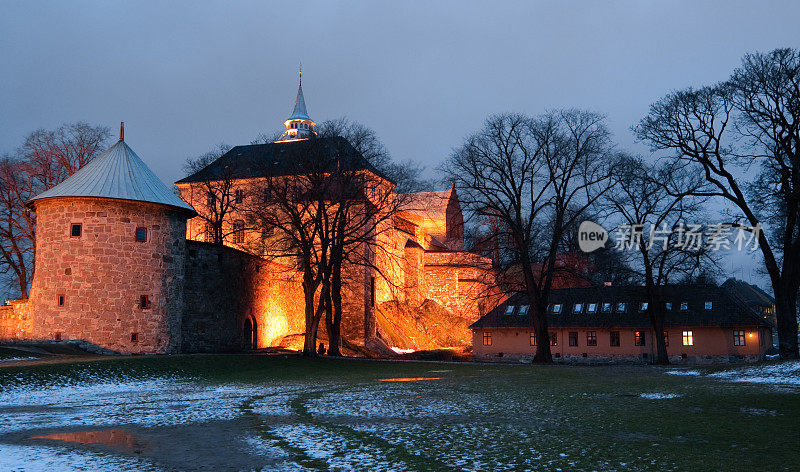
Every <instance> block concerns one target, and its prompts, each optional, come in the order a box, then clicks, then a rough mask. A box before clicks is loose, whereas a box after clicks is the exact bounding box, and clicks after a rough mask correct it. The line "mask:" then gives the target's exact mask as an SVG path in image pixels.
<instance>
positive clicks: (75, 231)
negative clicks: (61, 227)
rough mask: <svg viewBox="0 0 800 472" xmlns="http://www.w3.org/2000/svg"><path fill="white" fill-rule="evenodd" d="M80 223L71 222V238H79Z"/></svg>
mask: <svg viewBox="0 0 800 472" xmlns="http://www.w3.org/2000/svg"><path fill="white" fill-rule="evenodd" d="M81 230H82V228H81V224H80V223H72V229H71V230H70V236H72V237H73V238H80V237H81Z"/></svg>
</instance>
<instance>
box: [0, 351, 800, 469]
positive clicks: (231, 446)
mask: <svg viewBox="0 0 800 472" xmlns="http://www.w3.org/2000/svg"><path fill="white" fill-rule="evenodd" d="M670 371H672V372H674V371H675V368H672V369H670V368H667V369H664V368H655V367H646V366H627V367H626V366H603V367H568V366H530V365H527V366H523V365H519V366H517V365H482V364H463V363H462V364H456V363H452V364H444V363H405V362H402V363H401V362H381V361H366V360H334V359H320V360H308V359H302V358H299V357H295V356H258V355H251V356H248V355H214V356H177V357H133V358H110V359H103V360H94V361H91V362H71V363H58V364H48V365H37V366H26V367H23V366H5V367H2V368H0V470H3V471H6V470H10V471H17V470H18V471H22V470H25V471H37V470H154V471H157V470H263V471H273V470H311V471H317V470H322V471H327V470H354V471H364V470H395V471H417V470H418V471H450V470H475V471H500V470H543V471H544V470H547V471H551V470H564V471H567V470H586V471H592V470H597V471H613V470H618V471H631V470H634V471H636V470H686V471H698V470H747V469H750V470H769V471H778V470H800V465H798V458H797V455H798V451H799V450H800V429H799V428H800V385H798V384H799V383H800V382H798V380H799V379H800V364H797V363H784V364H766V365H762V366H759V367H755V368H754V367H747V366H739V367H725V368H719V367H718V368H715V369H711V370H702V369H694V370H692V371H683V370H681V371H679V373H684V374H689V375H674V374H671V373H669V372H670ZM745 376H749V377H746V378H744V380H750V381H752V382H741V381H737V380H742V379H743V377H745ZM396 378H408V379H411V380H407V381H383V380H381V379H396ZM415 379H416V380H415ZM420 379H421V380H420ZM86 431H94V432H97V431H99V432H101V433H93V435H91V434H90V435H89V436H85V434H86V433H84V432H86ZM103 431H112V432H113V433H108V434H105V435H103V434H102V432H103ZM53 433H74V434H73V435H72V436H68V437H67V441H64V440H56V439H47V438H44V439H42V438H38V439H32V437H33V436H47V435H49V434H53ZM82 434H83V435H84V436H81V435H82ZM110 436H113V438H115V439H113V440H109V439H108V437H110ZM87 437H88V438H89V439H87ZM98 438H105V439H98ZM61 439H63V437H62V438H61ZM82 443H83V444H82Z"/></svg>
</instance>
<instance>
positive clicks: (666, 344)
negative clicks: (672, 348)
mask: <svg viewBox="0 0 800 472" xmlns="http://www.w3.org/2000/svg"><path fill="white" fill-rule="evenodd" d="M664 345H665V346H669V333H668V332H666V331H664Z"/></svg>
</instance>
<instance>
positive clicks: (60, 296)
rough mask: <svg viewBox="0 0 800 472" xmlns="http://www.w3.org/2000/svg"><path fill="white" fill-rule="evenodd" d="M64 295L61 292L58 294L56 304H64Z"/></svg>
mask: <svg viewBox="0 0 800 472" xmlns="http://www.w3.org/2000/svg"><path fill="white" fill-rule="evenodd" d="M65 299H66V297H65V296H64V295H63V294H62V295H59V296H58V306H64V300H65Z"/></svg>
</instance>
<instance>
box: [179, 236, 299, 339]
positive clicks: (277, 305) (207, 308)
mask: <svg viewBox="0 0 800 472" xmlns="http://www.w3.org/2000/svg"><path fill="white" fill-rule="evenodd" d="M186 245H187V259H186V284H185V287H186V288H185V290H184V297H183V298H184V306H185V312H184V315H183V325H182V338H183V344H182V351H183V352H219V351H238V350H242V349H250V348H252V347H258V348H262V347H267V346H276V345H278V344H279V343H280V341H281V340H282V339H283V338H284V336H287V335H293V334H302V333H303V332H304V331H305V319H304V317H303V294H302V286H301V280H300V277H299V274H298V273H297V272H296V271H294V270H292V269H289V268H287V267H285V266H282V265H280V264H276V263H272V262H269V261H266V260H264V259H261V258H259V257H255V256H252V255H249V254H247V253H244V252H242V251H239V250H236V249H233V248H230V247H227V246H216V245H213V244H210V243H204V242H198V241H187V243H186ZM248 320H249V322H250V323H251V325H255V331H256V333H257V334H256V346H253V345H252V339H251V338H249V336H248V333H247V326H246V323H247V321H248Z"/></svg>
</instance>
